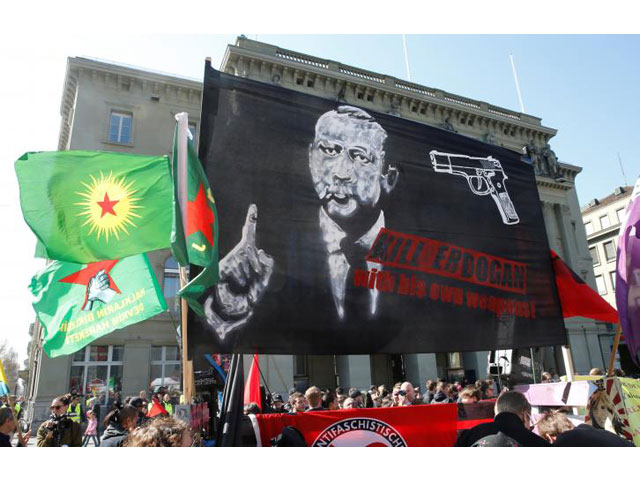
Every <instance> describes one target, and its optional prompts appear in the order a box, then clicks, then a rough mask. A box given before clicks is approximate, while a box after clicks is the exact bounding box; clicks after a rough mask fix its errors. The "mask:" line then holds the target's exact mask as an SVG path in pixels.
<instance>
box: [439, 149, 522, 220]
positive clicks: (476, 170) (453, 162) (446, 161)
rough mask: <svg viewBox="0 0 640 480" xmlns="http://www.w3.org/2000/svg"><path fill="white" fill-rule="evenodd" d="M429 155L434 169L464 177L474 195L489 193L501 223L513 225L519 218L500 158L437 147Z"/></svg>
mask: <svg viewBox="0 0 640 480" xmlns="http://www.w3.org/2000/svg"><path fill="white" fill-rule="evenodd" d="M429 156H430V157H431V164H432V165H433V170H434V171H435V172H438V173H449V174H451V175H459V176H461V177H464V178H466V179H467V182H468V183H469V188H471V191H472V192H473V193H474V194H476V195H491V198H493V201H494V202H496V206H497V207H498V211H499V212H500V216H501V217H502V222H503V223H505V224H506V225H515V224H516V223H518V222H519V221H520V218H519V217H518V213H517V212H516V209H515V207H514V206H513V202H512V201H511V198H510V197H509V192H507V187H506V185H505V184H504V182H505V180H506V179H507V178H509V177H507V175H506V174H505V173H504V170H503V169H502V165H501V164H500V161H499V160H496V159H495V158H493V157H470V156H468V155H458V154H455V153H443V152H438V151H437V150H431V151H430V152H429Z"/></svg>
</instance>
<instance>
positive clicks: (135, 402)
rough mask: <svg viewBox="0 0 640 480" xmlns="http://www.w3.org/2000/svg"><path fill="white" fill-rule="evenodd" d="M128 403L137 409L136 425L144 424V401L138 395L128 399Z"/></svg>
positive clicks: (145, 417) (145, 411)
mask: <svg viewBox="0 0 640 480" xmlns="http://www.w3.org/2000/svg"><path fill="white" fill-rule="evenodd" d="M128 405H131V406H132V407H134V408H135V409H136V410H137V411H138V421H137V424H138V426H140V425H142V424H144V423H145V422H146V421H147V408H146V401H145V400H143V399H142V398H140V397H133V398H132V399H131V400H129V403H128Z"/></svg>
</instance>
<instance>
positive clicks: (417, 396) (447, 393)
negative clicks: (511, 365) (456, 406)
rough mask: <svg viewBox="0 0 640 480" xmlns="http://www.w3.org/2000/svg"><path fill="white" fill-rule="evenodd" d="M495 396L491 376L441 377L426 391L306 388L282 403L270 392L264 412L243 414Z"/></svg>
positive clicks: (249, 408) (402, 386)
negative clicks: (468, 379) (449, 379)
mask: <svg viewBox="0 0 640 480" xmlns="http://www.w3.org/2000/svg"><path fill="white" fill-rule="evenodd" d="M495 396H496V385H495V382H494V381H493V379H491V378H487V379H486V380H478V381H476V382H475V383H470V384H469V383H467V382H466V381H465V380H462V381H455V382H451V383H450V382H447V381H445V380H442V379H438V380H427V382H426V384H425V391H424V393H422V391H421V389H420V387H414V386H413V385H412V384H411V382H398V383H396V384H395V385H394V386H393V387H392V388H391V389H389V388H388V387H387V386H386V385H371V386H370V387H369V389H368V390H359V389H357V388H349V389H345V388H342V387H337V388H335V389H330V388H327V389H320V388H318V387H316V386H313V387H310V388H308V389H307V390H306V391H305V393H302V392H299V391H297V390H296V389H291V390H289V399H288V401H287V402H284V401H283V399H282V395H279V394H275V395H272V398H271V401H270V402H269V405H267V406H266V407H265V408H264V412H261V410H260V409H259V408H258V405H257V404H255V403H253V404H248V405H245V413H247V414H248V413H253V414H256V413H291V414H295V413H298V412H307V411H313V410H343V409H350V408H380V407H401V406H406V405H426V404H432V403H475V402H479V401H481V400H487V399H491V398H494V397H495Z"/></svg>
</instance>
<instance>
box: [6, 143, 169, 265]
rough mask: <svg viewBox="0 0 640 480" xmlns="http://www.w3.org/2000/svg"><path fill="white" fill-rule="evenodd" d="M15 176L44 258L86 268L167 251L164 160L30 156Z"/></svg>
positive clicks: (87, 154) (95, 154)
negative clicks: (99, 263) (84, 265)
mask: <svg viewBox="0 0 640 480" xmlns="http://www.w3.org/2000/svg"><path fill="white" fill-rule="evenodd" d="M15 169H16V173H17V175H18V182H19V184H20V203H21V206H22V213H23V215H24V218H25V221H26V222H27V224H28V225H29V227H30V228H31V230H33V232H34V233H35V234H36V236H37V237H38V240H39V241H40V242H41V243H42V245H43V246H44V249H45V250H46V256H47V257H48V258H51V259H56V260H63V261H67V262H75V263H90V262H96V261H100V260H109V259H115V258H123V257H128V256H131V255H135V254H138V253H143V252H149V251H152V250H158V249H161V248H167V247H169V246H170V243H171V228H172V224H173V215H174V211H173V183H172V180H171V173H170V169H169V159H168V157H167V156H148V155H132V154H126V153H114V152H99V151H81V150H69V151H60V152H35V153H25V154H24V155H23V156H22V157H20V158H19V159H18V160H17V161H16V163H15Z"/></svg>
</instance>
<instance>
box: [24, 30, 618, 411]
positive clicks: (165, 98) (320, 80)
mask: <svg viewBox="0 0 640 480" xmlns="http://www.w3.org/2000/svg"><path fill="white" fill-rule="evenodd" d="M220 70H222V71H225V72H227V73H231V74H233V75H240V76H243V77H248V78H251V79H254V80H258V81H262V82H268V83H275V84H278V85H280V86H282V87H284V88H290V89H294V90H299V91H304V92H307V93H311V94H313V95H318V96H321V97H325V98H332V99H338V100H341V101H344V102H346V103H350V104H352V105H356V106H361V107H363V108H365V109H369V110H372V111H377V112H383V113H391V114H394V115H399V116H402V117H404V118H407V119H411V120H414V121H419V122H423V123H425V124H428V125H432V126H436V127H439V128H444V129H448V130H453V131H456V132H458V133H460V134H462V135H467V136H470V137H473V138H476V139H479V140H482V141H485V142H489V143H493V144H497V145H501V146H504V147H506V148H509V149H512V150H514V151H517V152H522V151H523V148H524V147H526V149H527V150H526V151H527V154H528V155H529V156H530V157H531V160H532V162H533V164H534V167H535V171H536V180H537V183H538V191H539V194H540V201H541V208H542V209H543V212H544V219H545V224H546V227H547V232H548V236H549V243H550V245H551V246H552V248H554V249H555V250H556V251H557V252H558V253H559V254H560V255H561V256H562V257H563V258H564V259H565V261H566V262H567V263H568V264H569V265H570V266H571V267H572V268H573V269H574V270H575V271H576V272H578V273H579V274H580V275H581V276H582V277H583V278H584V279H585V280H586V281H587V282H588V283H589V284H591V285H593V286H595V280H594V276H593V268H592V262H591V256H590V255H589V250H588V248H587V238H586V234H585V230H584V227H583V223H582V220H581V219H580V208H579V205H578V199H577V195H576V190H575V177H576V175H577V174H578V173H579V172H580V171H581V168H580V167H577V166H574V165H571V164H569V163H565V162H560V161H558V159H557V157H556V156H555V154H554V152H553V151H552V150H551V149H550V147H549V141H550V140H551V138H553V136H554V135H555V134H556V130H554V129H552V128H549V127H546V126H543V125H542V122H541V119H540V118H537V117H534V116H531V115H526V114H523V113H518V112H514V111H510V110H506V109H504V108H500V107H497V106H494V105H490V104H488V103H486V102H482V101H477V100H473V99H469V98H464V97H460V96H458V95H454V94H450V93H448V92H445V91H442V90H438V89H432V88H429V87H426V86H423V85H418V84H414V83H410V82H406V81H404V80H400V79H397V78H394V77H390V76H386V75H381V74H377V73H374V72H369V71H365V70H362V69H359V68H356V67H352V66H348V65H343V64H340V63H338V62H334V61H331V60H324V59H320V58H316V57H311V56H309V55H305V54H301V53H298V52H293V51H289V50H284V49H281V48H279V47H277V46H273V45H268V44H265V43H261V42H257V41H252V40H249V39H246V38H244V37H240V38H238V39H237V41H236V44H235V45H229V46H228V48H227V51H226V53H225V56H224V59H223V61H222V64H221V67H220ZM201 96H202V84H201V82H200V81H197V80H191V79H186V78H180V77H176V76H173V75H167V74H163V73H159V72H152V71H149V70H142V69H139V68H134V67H131V66H126V65H120V64H116V63H112V62H104V61H98V60H93V59H89V58H78V57H75V58H69V59H68V65H67V72H66V77H65V84H64V90H63V95H62V104H61V111H60V113H61V127H60V135H59V148H60V149H90V150H113V151H124V152H131V153H140V154H154V155H157V154H169V152H170V150H171V142H172V136H173V128H174V115H175V114H176V113H178V112H180V111H186V112H188V113H189V117H190V122H191V125H190V128H191V129H192V131H193V133H194V134H195V138H196V142H197V139H198V133H199V117H200V103H201ZM214 194H215V192H214ZM150 259H151V262H152V264H153V268H154V271H155V273H156V275H157V278H158V281H159V283H160V284H161V286H162V287H163V289H164V291H165V296H167V298H168V303H169V304H170V306H171V307H172V309H173V312H174V313H173V315H172V316H171V315H169V314H163V315H158V316H156V317H154V318H152V319H150V320H147V321H145V322H142V323H140V324H137V325H133V326H130V327H127V328H125V329H122V330H118V331H116V332H113V333H112V334H109V335H106V336H105V337H102V338H100V339H99V340H97V341H96V342H94V343H93V344H92V345H90V346H89V347H87V349H86V351H82V352H78V353H76V354H75V355H70V356H65V357H58V358H55V359H50V358H48V357H47V356H46V354H44V353H43V352H42V349H41V343H40V338H41V330H40V327H39V326H38V325H37V324H36V325H34V327H33V341H32V342H31V355H30V372H31V379H32V381H31V385H30V388H29V394H30V397H31V399H32V401H34V402H35V407H36V408H35V419H38V418H44V416H46V414H47V410H46V408H47V406H48V405H49V402H50V401H51V398H53V397H54V396H56V395H59V394H61V393H63V392H65V391H67V390H68V389H69V388H70V387H71V386H73V385H76V386H78V387H80V388H83V389H85V391H86V389H87V388H88V387H87V386H89V387H91V386H92V385H94V384H95V385H99V384H100V382H103V383H106V384H107V385H115V386H117V388H118V389H119V390H120V391H121V392H122V395H123V396H127V395H132V394H137V393H138V392H139V391H140V390H143V389H147V388H148V387H149V385H150V384H151V383H153V382H154V381H155V382H156V384H157V383H163V381H164V382H165V383H170V382H172V380H171V379H172V378H173V379H175V378H176V377H178V379H179V356H178V354H177V341H176V330H175V325H176V324H177V322H178V317H177V314H176V310H175V302H173V298H174V296H175V291H176V287H177V269H176V266H175V263H174V262H173V261H172V259H171V256H170V252H168V251H158V252H154V253H153V254H151V255H150ZM566 326H567V331H568V335H569V339H570V344H571V347H572V350H573V356H574V363H575V365H576V370H577V371H579V372H585V371H588V370H589V369H590V368H591V367H592V366H603V365H604V364H605V362H606V361H607V360H608V357H607V352H606V348H604V346H602V345H604V344H603V340H602V339H603V338H605V337H606V338H609V336H612V334H610V333H609V332H608V331H607V330H606V329H605V328H604V327H601V326H599V325H596V324H595V323H594V322H592V321H589V320H586V319H571V320H569V321H567V322H566ZM605 343H606V342H605ZM487 353H488V352H450V353H438V354H429V353H425V354H411V355H349V356H330V355H329V356H322V355H318V356H314V355H308V356H302V355H297V356H290V355H265V356H262V357H261V369H262V372H263V374H264V376H265V378H266V380H267V382H268V384H269V388H270V390H271V391H273V392H287V391H288V390H289V389H290V388H291V387H293V386H294V385H296V386H298V387H299V388H303V387H304V386H305V385H311V384H317V385H321V386H324V385H336V384H339V385H342V386H349V387H350V386H355V387H359V388H365V387H368V386H369V385H370V384H372V383H373V384H383V383H384V384H387V385H389V384H392V383H393V382H394V381H397V380H398V379H400V378H407V379H408V380H410V381H411V382H413V383H414V384H416V385H418V384H422V385H423V384H424V381H425V380H426V379H427V378H435V377H447V376H449V377H454V376H462V375H466V376H467V377H468V378H469V377H477V378H484V377H485V375H486V371H487ZM544 355H545V364H547V365H551V366H554V365H557V368H558V369H559V370H561V369H562V367H561V363H562V362H561V361H558V358H560V357H559V354H558V355H556V354H555V353H554V351H553V349H546V351H545V354H544ZM247 357H248V356H247ZM556 357H557V358H556ZM246 360H247V362H248V361H249V359H248V358H247V359H246ZM246 367H247V368H248V365H246ZM158 379H165V380H166V381H165V380H158ZM92 382H93V383H92ZM109 388H110V387H108V388H107V390H108V389H109ZM104 401H105V403H106V402H107V401H108V400H107V399H106V398H105V400H104Z"/></svg>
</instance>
